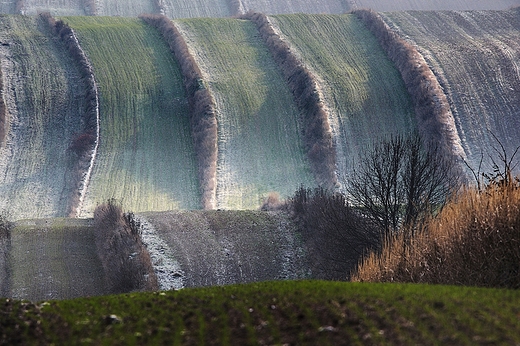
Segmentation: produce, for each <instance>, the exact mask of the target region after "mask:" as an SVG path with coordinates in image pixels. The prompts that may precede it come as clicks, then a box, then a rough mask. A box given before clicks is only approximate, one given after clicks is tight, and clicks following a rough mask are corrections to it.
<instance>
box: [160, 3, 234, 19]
mask: <svg viewBox="0 0 520 346" xmlns="http://www.w3.org/2000/svg"><path fill="white" fill-rule="evenodd" d="M230 1H232V0H160V2H161V3H162V6H161V7H162V9H163V13H162V14H164V15H166V16H167V17H168V18H176V19H180V18H200V17H231V16H232V15H234V14H235V13H232V12H231V7H232V6H231V4H230Z"/></svg>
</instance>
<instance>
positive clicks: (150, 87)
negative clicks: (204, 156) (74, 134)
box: [65, 17, 200, 215]
mask: <svg viewBox="0 0 520 346" xmlns="http://www.w3.org/2000/svg"><path fill="white" fill-rule="evenodd" d="M65 21H66V22H67V23H69V24H70V25H71V27H72V28H73V29H74V30H76V32H77V34H78V37H79V41H80V44H81V45H82V47H83V48H84V49H85V51H86V54H87V56H88V57H89V59H90V61H91V62H92V65H93V68H94V75H95V78H96V80H97V83H98V85H99V89H100V90H99V91H100V99H101V105H100V117H101V125H100V127H101V133H100V137H101V138H100V146H99V150H98V155H97V158H96V162H95V166H94V170H93V173H92V178H91V183H90V187H89V190H88V192H87V196H86V201H85V205H84V210H83V211H84V214H83V215H89V214H90V213H91V212H92V211H93V209H94V207H95V206H96V204H97V203H101V202H105V201H106V200H107V199H110V198H115V199H116V200H119V201H121V202H122V203H124V205H125V207H127V208H128V209H130V210H133V211H136V212H138V211H153V210H171V209H179V208H182V209H197V208H199V205H200V196H199V191H198V182H197V174H196V170H197V169H196V163H195V153H194V151H193V143H192V139H191V134H190V126H189V119H188V105H187V100H186V99H185V95H184V89H183V85H182V78H181V76H180V72H179V68H178V65H177V63H176V62H175V61H174V60H173V58H172V56H171V53H170V51H169V50H168V48H167V47H166V44H165V43H164V42H163V41H162V40H161V38H160V37H159V34H158V33H157V32H156V31H155V30H154V29H153V28H151V27H149V26H147V25H145V24H144V23H143V22H142V21H140V20H138V19H124V18H118V19H116V18H109V17H67V18H65ZM121 57H124V59H122V58H121Z"/></svg>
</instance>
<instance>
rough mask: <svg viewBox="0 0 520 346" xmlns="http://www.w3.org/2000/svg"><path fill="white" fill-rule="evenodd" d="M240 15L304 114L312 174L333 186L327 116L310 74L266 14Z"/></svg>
mask: <svg viewBox="0 0 520 346" xmlns="http://www.w3.org/2000/svg"><path fill="white" fill-rule="evenodd" d="M242 18H245V19H249V20H251V21H253V22H254V23H255V24H256V26H257V28H258V31H259V33H260V35H261V37H262V39H263V40H264V42H265V43H266V45H267V47H268V49H269V51H270V52H271V54H272V56H273V57H274V59H275V61H276V63H277V64H278V65H279V66H280V68H281V70H282V73H283V75H284V76H285V78H286V80H287V82H288V84H289V88H290V89H291V92H292V94H293V97H294V99H295V102H296V104H297V106H298V108H299V109H300V110H301V111H302V113H303V114H304V116H303V128H304V144H305V149H306V152H307V156H308V158H309V161H310V163H311V168H312V171H313V173H314V177H315V179H316V181H317V182H318V184H319V185H320V186H324V187H326V188H332V187H334V186H335V185H336V183H337V177H336V173H335V167H336V151H335V149H334V146H333V141H332V133H331V130H330V125H329V121H328V115H327V113H326V112H325V110H324V109H323V100H321V99H320V96H319V93H318V91H317V90H318V84H317V82H316V79H315V78H314V76H313V75H312V73H311V72H310V71H309V70H308V69H307V68H306V67H305V66H304V65H303V64H302V62H301V61H299V60H298V58H297V57H296V56H295V55H294V54H293V53H292V52H291V49H290V48H289V45H288V44H287V43H286V42H284V41H283V40H282V39H281V38H280V36H279V35H278V34H276V32H275V31H274V29H273V26H272V25H271V23H270V22H269V19H268V18H267V16H266V15H265V14H262V13H253V12H248V13H247V14H245V15H244V16H243V17H242Z"/></svg>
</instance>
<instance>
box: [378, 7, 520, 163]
mask: <svg viewBox="0 0 520 346" xmlns="http://www.w3.org/2000/svg"><path fill="white" fill-rule="evenodd" d="M519 16H520V9H518V8H517V9H512V10H509V11H467V12H466V11H435V12H429V13H424V12H414V11H411V12H402V13H398V12H395V13H385V14H383V15H382V17H383V19H384V20H385V21H386V23H387V24H388V25H389V26H390V27H392V29H393V30H394V31H395V32H398V33H399V35H401V36H402V37H405V38H406V39H407V40H408V41H410V42H411V43H412V44H414V45H416V46H417V50H418V51H419V52H421V53H422V55H423V56H424V58H425V60H426V62H427V63H428V65H429V66H430V67H431V69H432V70H433V72H434V73H435V76H436V77H437V79H438V80H439V82H440V84H441V85H442V88H443V90H444V92H445V94H446V96H447V99H448V102H449V106H450V108H451V112H452V113H453V117H454V120H455V124H456V129H457V132H458V135H459V137H460V139H461V144H462V147H463V148H464V151H465V153H466V154H467V160H468V162H469V163H470V164H471V166H472V167H473V168H475V169H476V168H477V167H478V166H479V164H480V160H481V159H482V158H484V166H483V169H484V170H485V171H489V172H491V171H492V165H491V163H490V162H489V157H488V156H494V155H495V152H494V149H493V148H495V147H497V146H498V143H497V141H496V140H495V138H494V136H496V137H497V138H498V139H499V140H500V142H501V143H502V144H503V145H504V147H505V149H506V152H507V153H508V155H511V154H512V153H513V152H514V150H515V149H516V148H517V147H518V146H519V145H520V140H519V139H518V130H517V129H518V127H519V126H520V117H519V116H518V114H520V107H519V104H520V97H519V92H518V91H519V90H520V65H519V64H518V59H519V58H520V45H519V44H518V42H519V39H520V26H519V25H518V23H519V18H520V17H519Z"/></svg>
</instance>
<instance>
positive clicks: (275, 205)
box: [260, 192, 286, 211]
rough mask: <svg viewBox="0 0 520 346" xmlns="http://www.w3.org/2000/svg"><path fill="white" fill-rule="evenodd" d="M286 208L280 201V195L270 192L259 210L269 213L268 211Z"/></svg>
mask: <svg viewBox="0 0 520 346" xmlns="http://www.w3.org/2000/svg"><path fill="white" fill-rule="evenodd" d="M285 207H286V204H285V202H284V201H282V200H281V199H280V194H279V193H278V192H270V193H269V194H268V196H267V197H266V198H265V199H264V202H263V203H262V206H261V207H260V210H263V211H269V210H280V209H283V208H285Z"/></svg>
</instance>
